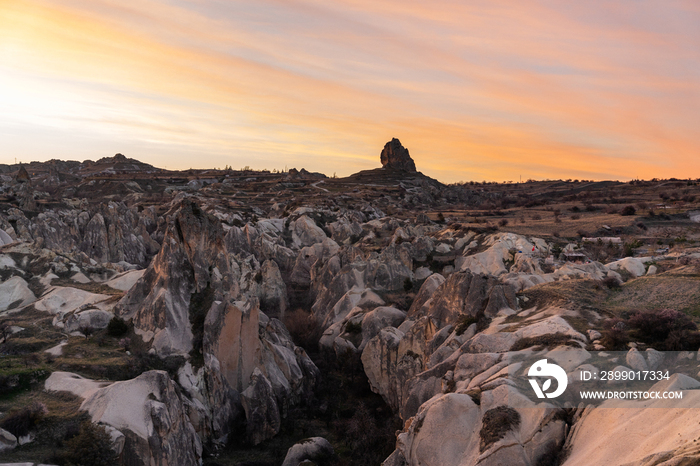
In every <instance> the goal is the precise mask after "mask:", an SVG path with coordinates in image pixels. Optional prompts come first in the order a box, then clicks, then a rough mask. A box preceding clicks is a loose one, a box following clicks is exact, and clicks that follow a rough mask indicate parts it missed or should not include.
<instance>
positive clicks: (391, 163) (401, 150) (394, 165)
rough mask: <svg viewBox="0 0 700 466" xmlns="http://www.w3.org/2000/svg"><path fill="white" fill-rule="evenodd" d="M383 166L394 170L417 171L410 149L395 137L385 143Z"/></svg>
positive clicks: (382, 157)
mask: <svg viewBox="0 0 700 466" xmlns="http://www.w3.org/2000/svg"><path fill="white" fill-rule="evenodd" d="M381 161H382V167H383V168H389V169H393V170H404V171H408V172H414V171H416V164H415V163H414V162H413V159H412V158H411V156H410V155H409V154H408V149H406V148H405V147H404V146H402V145H401V141H399V140H398V139H396V138H393V139H392V140H391V141H389V142H387V143H386V144H385V145H384V149H383V150H382V154H381Z"/></svg>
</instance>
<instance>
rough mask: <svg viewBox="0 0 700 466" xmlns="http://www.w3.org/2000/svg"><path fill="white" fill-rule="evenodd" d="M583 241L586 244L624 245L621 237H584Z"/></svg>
mask: <svg viewBox="0 0 700 466" xmlns="http://www.w3.org/2000/svg"><path fill="white" fill-rule="evenodd" d="M582 241H583V242H584V243H597V242H598V241H600V242H602V243H612V244H622V238H620V237H619V236H599V237H584V238H583V239H582Z"/></svg>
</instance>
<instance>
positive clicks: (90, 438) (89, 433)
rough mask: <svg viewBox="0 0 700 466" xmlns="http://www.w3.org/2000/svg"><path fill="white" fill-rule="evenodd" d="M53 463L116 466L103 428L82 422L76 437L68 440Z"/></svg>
mask: <svg viewBox="0 0 700 466" xmlns="http://www.w3.org/2000/svg"><path fill="white" fill-rule="evenodd" d="M65 445H66V446H65V449H64V450H63V451H61V452H58V453H57V454H56V455H55V457H54V458H53V461H55V462H57V463H59V464H60V465H65V466H116V465H117V464H118V463H117V461H118V457H117V454H116V453H115V452H114V450H112V439H111V437H110V436H109V434H108V433H107V431H106V430H105V428H104V426H99V425H95V424H93V423H92V422H90V421H84V422H83V423H82V424H81V425H80V432H79V433H78V435H76V436H75V437H73V438H72V439H70V440H68V441H67V442H66V444H65Z"/></svg>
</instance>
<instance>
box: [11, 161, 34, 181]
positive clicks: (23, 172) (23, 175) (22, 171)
mask: <svg viewBox="0 0 700 466" xmlns="http://www.w3.org/2000/svg"><path fill="white" fill-rule="evenodd" d="M15 181H17V182H18V183H26V182H27V181H31V178H30V177H29V173H27V169H26V168H24V166H22V165H20V167H19V170H17V174H16V175H15Z"/></svg>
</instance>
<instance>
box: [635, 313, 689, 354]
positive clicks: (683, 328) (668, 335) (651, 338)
mask: <svg viewBox="0 0 700 466" xmlns="http://www.w3.org/2000/svg"><path fill="white" fill-rule="evenodd" d="M627 324H628V325H629V327H630V329H632V330H631V334H632V336H634V338H635V339H637V340H640V341H643V342H644V343H646V344H648V345H650V346H653V347H654V348H656V349H659V350H663V351H680V350H685V349H692V350H695V349H697V348H698V342H699V341H700V333H698V331H697V326H696V325H695V323H694V322H693V321H692V320H691V319H690V317H688V316H687V315H685V314H684V313H682V312H680V311H676V310H673V309H663V310H660V311H637V312H635V313H634V314H632V315H631V316H630V318H629V319H628V321H627Z"/></svg>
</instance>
